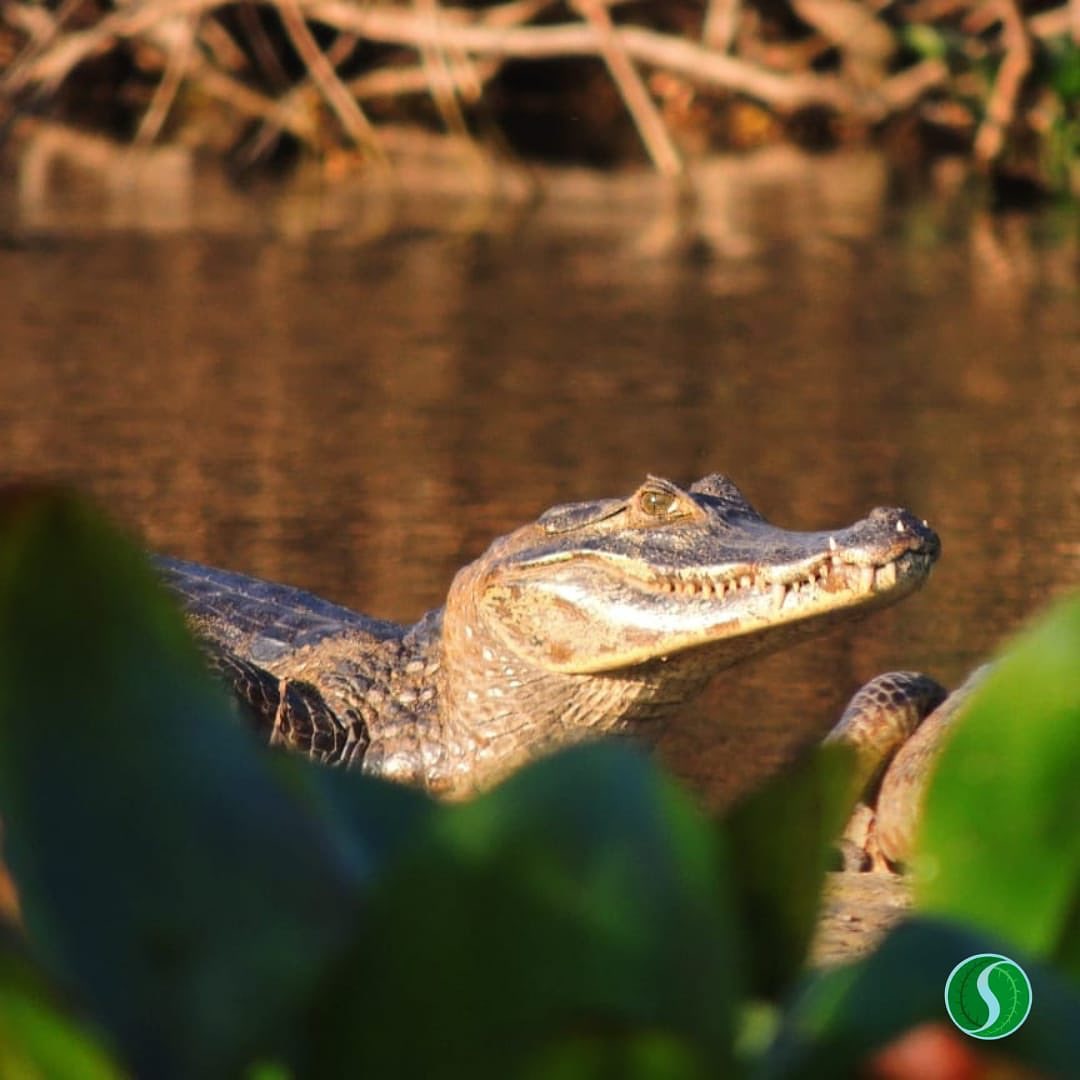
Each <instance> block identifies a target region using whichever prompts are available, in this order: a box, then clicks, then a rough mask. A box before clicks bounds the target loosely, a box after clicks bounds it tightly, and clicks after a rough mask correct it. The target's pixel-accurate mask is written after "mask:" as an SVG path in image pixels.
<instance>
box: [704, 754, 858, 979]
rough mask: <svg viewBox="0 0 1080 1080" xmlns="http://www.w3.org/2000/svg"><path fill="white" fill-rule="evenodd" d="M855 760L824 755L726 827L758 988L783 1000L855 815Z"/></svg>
mask: <svg viewBox="0 0 1080 1080" xmlns="http://www.w3.org/2000/svg"><path fill="white" fill-rule="evenodd" d="M852 765H853V760H852V755H851V753H850V751H849V750H848V749H847V748H846V747H843V746H827V747H822V748H820V749H819V750H817V751H816V752H815V753H814V754H812V755H810V756H808V757H807V758H806V759H805V760H803V761H802V762H800V763H799V764H798V765H797V766H796V767H795V768H793V769H791V770H788V771H786V772H785V773H784V774H783V775H782V776H778V777H775V778H774V779H772V780H771V781H769V783H768V784H766V786H765V787H764V788H762V789H761V790H760V791H757V792H755V793H754V794H752V795H751V796H750V797H749V798H747V799H746V800H745V801H744V802H742V803H740V804H739V805H738V806H737V807H736V808H735V809H734V810H733V811H732V813H731V814H729V815H728V817H727V819H726V820H725V823H724V830H725V833H726V835H727V836H728V837H729V839H730V843H731V853H732V862H733V864H734V866H735V867H736V868H737V869H736V873H735V876H734V888H735V890H736V895H737V897H738V905H739V915H740V919H739V922H740V925H741V927H742V929H743V933H744V934H745V936H746V941H747V952H748V954H749V955H748V960H749V969H750V977H751V979H752V983H753V989H754V990H755V991H756V992H758V993H761V994H765V995H767V996H770V997H771V996H775V995H776V994H777V993H778V992H780V991H782V990H784V989H786V988H787V986H788V984H789V983H790V982H791V981H792V980H793V979H794V978H795V976H796V975H797V974H798V973H799V972H800V971H801V970H802V967H803V965H804V963H805V962H806V955H807V952H808V950H809V948H810V942H811V940H812V938H813V936H814V930H815V928H816V925H817V917H818V914H819V912H820V909H821V891H822V886H823V884H824V881H825V872H826V870H827V868H828V866H829V864H830V862H832V861H833V859H834V858H835V850H836V849H835V845H836V838H837V837H838V836H839V834H840V831H841V829H842V828H843V825H844V822H845V821H846V820H847V818H848V816H849V815H850V813H851V810H852V807H853V804H854V801H855V798H854V795H853V793H852V790H851V777H852V771H853V769H852Z"/></svg>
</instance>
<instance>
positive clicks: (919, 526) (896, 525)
mask: <svg viewBox="0 0 1080 1080" xmlns="http://www.w3.org/2000/svg"><path fill="white" fill-rule="evenodd" d="M868 520H869V521H871V522H873V523H874V524H875V525H877V526H879V527H880V526H884V527H885V528H886V529H888V531H889V532H890V533H895V534H896V536H897V538H898V539H900V540H901V541H902V540H903V539H905V538H906V539H907V540H908V541H909V542H912V541H913V543H911V547H910V549H909V550H912V551H918V552H920V553H921V554H924V555H927V556H928V557H929V558H930V559H931V561H933V560H936V559H937V557H938V556H939V555H940V554H941V540H940V539H939V538H938V534H937V533H936V532H934V530H933V529H931V528H930V526H929V525H927V523H926V522H925V521H923V520H922V519H920V518H917V517H916V516H915V515H914V514H913V513H912V512H911V511H910V510H905V509H904V508H903V507H900V506H879V507H877V508H876V509H874V510H871V511H870V513H869V515H868Z"/></svg>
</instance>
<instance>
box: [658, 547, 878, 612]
mask: <svg viewBox="0 0 1080 1080" xmlns="http://www.w3.org/2000/svg"><path fill="white" fill-rule="evenodd" d="M837 571H842V572H844V573H843V576H841V577H840V579H839V580H840V581H841V582H846V588H848V589H852V590H855V591H857V592H859V593H861V594H870V593H873V592H884V591H887V590H889V589H891V588H892V587H893V586H894V585H895V584H896V582H897V579H898V569H897V564H896V561H895V560H892V561H889V562H887V563H885V564H883V565H881V566H874V565H872V564H867V565H865V566H858V565H855V564H853V563H850V562H845V561H844V560H843V559H842V558H841V557H840V556H839V555H836V554H834V555H827V556H825V557H824V558H823V559H822V561H821V562H819V563H818V564H817V565H816V566H811V567H808V568H805V569H802V570H801V571H799V573H800V576H799V577H796V578H794V579H793V580H792V581H787V582H785V581H770V580H769V578H768V577H767V576H766V575H765V574H764V573H761V572H755V573H753V574H739V575H738V576H737V577H729V578H720V577H710V576H707V575H702V576H700V577H681V576H679V575H677V574H675V575H672V576H671V577H663V578H660V580H659V581H658V582H657V584H658V586H659V588H660V589H661V590H662V591H664V592H667V593H676V594H678V595H680V596H690V597H705V598H708V599H716V600H723V599H724V598H725V597H727V596H734V595H735V594H737V593H739V592H741V591H744V590H745V591H749V592H753V593H757V594H759V595H760V596H762V597H763V598H765V599H766V600H767V601H768V604H769V606H770V608H771V609H772V610H773V611H779V610H781V609H782V608H783V607H784V605H785V604H786V603H788V602H789V600H790V601H791V602H792V603H793V602H794V599H795V598H798V597H799V596H800V595H801V594H804V593H808V592H810V593H815V592H818V591H819V590H824V589H827V587H828V585H829V583H830V581H832V580H833V579H834V577H835V574H836V572H837Z"/></svg>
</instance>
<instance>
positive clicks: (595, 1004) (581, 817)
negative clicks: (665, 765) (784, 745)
mask: <svg viewBox="0 0 1080 1080" xmlns="http://www.w3.org/2000/svg"><path fill="white" fill-rule="evenodd" d="M725 878H726V859H725V856H724V852H723V850H722V849H721V848H720V846H719V845H718V843H717V838H716V835H715V832H714V830H713V829H712V828H711V827H710V826H709V824H708V823H707V822H706V821H705V820H704V819H703V818H702V817H701V816H700V815H699V814H698V813H697V812H696V810H695V809H694V808H693V807H692V806H691V805H690V804H689V802H688V800H687V799H686V798H685V796H683V795H682V794H681V793H679V792H678V791H677V790H676V788H675V787H674V785H673V784H671V783H670V782H669V781H668V780H666V779H665V778H664V777H663V776H662V775H661V774H660V773H659V771H658V770H657V769H656V767H655V766H654V765H653V764H652V763H650V762H649V761H648V760H646V759H645V758H643V757H642V756H641V754H640V753H639V752H637V751H636V750H635V749H633V748H631V747H628V746H625V745H622V744H618V743H611V744H604V745H599V746H587V747H580V748H577V749H575V750H571V751H567V752H566V753H563V754H560V755H558V756H556V757H554V758H551V759H549V760H546V761H542V762H539V763H538V764H536V765H533V766H531V767H529V768H527V769H525V770H524V771H523V772H521V773H519V774H517V775H516V776H514V777H512V778H511V779H510V780H509V781H507V782H506V783H505V784H503V785H502V786H501V787H500V788H498V789H497V790H495V791H493V792H491V793H489V794H487V795H485V796H482V797H481V798H479V799H477V800H476V801H475V802H472V803H470V804H467V805H464V806H457V807H450V808H447V809H446V810H445V811H441V812H440V813H439V815H438V817H437V819H436V820H435V821H434V823H433V828H432V829H431V832H430V834H429V838H428V843H427V844H426V845H424V846H423V847H422V848H421V849H419V850H417V851H416V852H415V854H414V857H413V858H411V859H407V860H405V861H404V862H402V863H400V864H399V865H398V866H397V867H396V868H395V869H392V870H391V871H390V873H389V875H388V877H387V878H386V879H385V880H384V881H383V882H382V883H381V885H380V887H378V888H377V889H376V890H375V892H374V894H373V896H372V902H371V905H370V906H369V908H368V909H367V911H366V913H365V920H364V924H363V926H362V927H361V928H360V931H359V934H358V936H357V939H356V941H355V943H354V945H353V948H352V949H351V950H350V951H349V952H348V953H347V954H346V956H345V957H344V958H343V960H342V962H341V964H340V966H339V970H338V974H337V977H336V978H335V979H334V980H333V981H332V983H331V984H330V985H328V986H327V987H326V988H325V991H324V993H323V994H322V995H320V996H319V997H318V998H317V999H316V1001H315V1002H314V1006H313V1009H312V1025H313V1037H312V1041H311V1048H310V1052H309V1057H308V1059H307V1061H306V1062H305V1064H304V1066H303V1067H301V1068H300V1069H299V1070H298V1071H299V1073H300V1074H301V1075H303V1076H305V1077H308V1076H310V1077H338V1076H341V1075H343V1074H345V1073H347V1072H348V1073H352V1074H354V1075H366V1076H390V1075H402V1076H424V1077H448V1076H469V1077H473V1076H492V1077H503V1076H511V1075H522V1074H525V1075H528V1076H533V1077H539V1076H548V1075H552V1076H554V1075H559V1076H562V1075H566V1076H576V1075H582V1076H592V1075H597V1074H598V1073H597V1070H599V1071H600V1072H603V1069H614V1070H615V1071H614V1073H612V1075H624V1074H625V1075H644V1074H643V1073H642V1072H641V1069H642V1068H644V1065H643V1064H642V1063H643V1062H648V1061H652V1060H656V1061H663V1062H666V1063H668V1064H669V1065H670V1067H671V1069H672V1070H674V1071H673V1072H672V1075H674V1076H679V1075H685V1076H696V1075H720V1074H722V1073H723V1072H725V1071H726V1070H727V1069H728V1066H729V1064H730V1060H731V1045H732V1028H733V1017H734V1007H735V1002H736V1000H737V996H738V993H739V976H738V970H739V965H738V962H737V956H736V952H735V942H734V938H733V930H732V919H731V911H730V900H729V897H728V893H727V888H726V885H725ZM358 1017H362V1018H363V1020H362V1022H358V1021H357V1018H358ZM645 1033H649V1037H648V1038H645V1037H644V1036H645ZM625 1070H629V1072H625Z"/></svg>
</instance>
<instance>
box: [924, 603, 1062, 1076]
mask: <svg viewBox="0 0 1080 1080" xmlns="http://www.w3.org/2000/svg"><path fill="white" fill-rule="evenodd" d="M1078 778H1080V598H1078V597H1074V598H1072V599H1070V600H1068V601H1066V602H1065V603H1062V604H1059V605H1058V606H1057V607H1055V608H1053V609H1052V610H1051V611H1050V612H1049V613H1048V614H1047V615H1046V616H1045V617H1044V618H1042V619H1041V620H1040V621H1039V622H1038V623H1037V624H1036V625H1035V626H1034V627H1032V628H1031V629H1030V630H1028V631H1027V632H1026V633H1025V634H1023V635H1022V636H1021V637H1020V638H1019V639H1018V640H1017V641H1016V642H1015V644H1014V645H1013V646H1012V647H1011V648H1010V649H1009V650H1008V651H1007V652H1006V654H1005V655H1004V656H1003V657H1002V659H1001V660H1000V662H999V663H998V664H997V666H996V668H995V669H994V671H993V672H991V674H990V675H989V677H988V678H987V680H986V683H985V685H984V686H983V687H982V688H981V689H980V690H979V692H978V693H977V695H976V696H975V698H974V699H973V701H972V703H971V705H970V707H969V709H968V711H967V712H966V714H965V715H964V716H963V718H962V719H961V720H960V721H959V722H958V723H957V727H956V731H955V732H954V733H953V735H952V737H951V738H950V740H949V742H948V744H947V746H946V747H945V749H944V751H943V753H942V755H941V759H940V763H939V765H938V768H937V772H936V773H935V776H934V779H933V781H932V783H931V787H930V790H929V792H928V795H927V801H926V810H925V817H924V820H923V826H922V829H921V832H920V836H919V842H918V848H917V851H918V854H917V857H916V861H915V866H916V868H917V869H918V870H919V871H920V872H919V874H918V876H917V877H916V899H917V905H918V907H919V908H921V909H922V910H923V911H925V912H927V913H932V914H938V915H942V916H949V917H952V918H955V919H958V920H962V921H963V922H965V923H967V924H969V925H971V926H974V927H979V928H981V929H984V930H986V931H987V932H988V933H991V934H994V935H996V936H999V937H1001V938H1003V939H1005V940H1007V941H1010V942H1013V943H1015V944H1016V945H1017V946H1018V947H1019V948H1021V949H1023V950H1025V951H1027V952H1029V953H1031V954H1032V955H1035V956H1041V957H1048V958H1053V957H1055V956H1057V957H1059V958H1061V959H1062V960H1063V961H1065V962H1066V964H1067V967H1068V969H1069V970H1071V971H1072V973H1073V974H1074V975H1075V976H1077V977H1078V978H1080V926H1078V910H1080V779H1078ZM1077 1060H1080V1058H1078V1059H1077Z"/></svg>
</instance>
